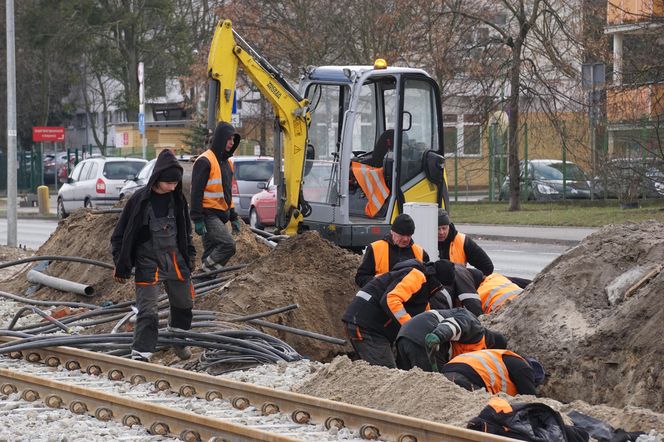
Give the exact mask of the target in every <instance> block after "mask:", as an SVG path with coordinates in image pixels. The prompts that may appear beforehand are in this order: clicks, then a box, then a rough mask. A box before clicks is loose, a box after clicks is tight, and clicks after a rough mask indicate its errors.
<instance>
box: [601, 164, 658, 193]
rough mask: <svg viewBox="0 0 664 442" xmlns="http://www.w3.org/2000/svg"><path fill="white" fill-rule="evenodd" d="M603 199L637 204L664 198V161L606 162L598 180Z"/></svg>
mask: <svg viewBox="0 0 664 442" xmlns="http://www.w3.org/2000/svg"><path fill="white" fill-rule="evenodd" d="M595 185H596V188H597V194H598V195H599V196H600V197H607V198H618V199H620V200H621V201H625V202H634V201H636V200H637V199H638V198H662V197H664V161H661V160H655V159H646V160H644V159H642V158H638V159H635V158H616V159H613V160H611V161H608V162H606V163H605V164H604V165H603V167H602V171H601V172H600V174H599V175H598V176H596V177H595Z"/></svg>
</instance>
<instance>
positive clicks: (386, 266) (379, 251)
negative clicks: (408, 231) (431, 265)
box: [370, 239, 424, 276]
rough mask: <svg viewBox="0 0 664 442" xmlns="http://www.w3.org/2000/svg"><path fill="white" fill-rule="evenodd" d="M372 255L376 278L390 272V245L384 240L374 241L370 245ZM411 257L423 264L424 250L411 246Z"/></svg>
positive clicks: (415, 245) (414, 245)
mask: <svg viewBox="0 0 664 442" xmlns="http://www.w3.org/2000/svg"><path fill="white" fill-rule="evenodd" d="M370 246H371V249H372V250H373V254H374V263H375V272H376V276H378V275H382V274H383V273H387V272H389V271H390V244H389V243H388V242H387V241H385V240H384V239H381V240H378V241H374V242H372V243H371V244H370ZM411 250H412V251H413V256H415V259H417V260H418V261H419V262H424V249H423V248H422V247H420V246H418V245H417V244H415V243H413V245H412V246H411Z"/></svg>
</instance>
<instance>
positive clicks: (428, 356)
mask: <svg viewBox="0 0 664 442" xmlns="http://www.w3.org/2000/svg"><path fill="white" fill-rule="evenodd" d="M506 345H507V340H506V339H505V337H504V336H503V335H501V334H500V333H498V332H491V331H490V330H487V329H485V328H484V326H483V325H482V323H481V322H480V321H479V319H477V316H475V315H473V314H472V313H471V312H469V311H468V310H466V309H465V308H453V309H446V310H429V311H426V312H424V313H420V314H419V315H416V316H413V318H412V319H411V320H410V321H408V322H406V323H405V324H404V325H403V326H402V327H401V329H400V330H399V334H398V335H397V366H398V367H399V368H400V369H402V370H410V369H411V368H413V367H419V368H421V369H422V370H424V371H438V367H442V366H443V365H444V364H445V363H447V361H449V360H450V359H451V358H453V357H455V356H457V355H460V354H463V353H468V352H471V351H475V350H483V349H485V348H495V347H498V348H505V347H506Z"/></svg>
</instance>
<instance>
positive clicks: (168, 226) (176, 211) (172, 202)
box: [111, 150, 196, 360]
mask: <svg viewBox="0 0 664 442" xmlns="http://www.w3.org/2000/svg"><path fill="white" fill-rule="evenodd" d="M182 172H183V169H182V166H180V164H179V163H178V160H177V158H175V155H173V153H172V152H171V151H170V150H163V151H162V152H161V153H160V154H159V156H158V157H157V160H156V162H155V165H154V169H153V171H152V175H150V178H149V180H148V183H147V185H146V186H145V187H143V188H141V189H139V190H137V191H136V192H135V193H134V194H133V195H132V196H131V197H130V198H129V200H128V201H127V204H126V205H125V207H124V209H123V210H122V214H121V215H120V219H119V220H118V223H117V224H116V226H115V229H114V230H113V234H112V235H111V249H112V253H113V262H114V263H115V270H114V273H113V276H114V278H115V280H116V281H117V282H119V283H125V282H127V280H129V279H130V278H131V271H132V268H135V277H134V280H135V284H136V308H137V309H138V313H137V314H136V326H135V328H134V339H133V343H132V358H133V359H139V360H148V359H149V358H150V356H151V355H152V353H153V352H154V351H155V348H156V344H157V333H158V332H157V330H158V327H159V315H158V313H159V311H158V306H157V304H158V301H159V296H160V295H161V290H160V288H159V287H160V284H162V283H163V285H164V287H165V289H166V293H167V294H168V300H169V304H170V318H169V327H171V328H177V329H182V330H188V329H190V328H191V319H192V312H191V309H192V306H193V301H192V299H193V297H194V288H193V286H192V284H191V278H190V276H191V272H192V269H193V267H194V262H195V257H196V249H195V248H194V245H193V241H192V237H191V222H190V220H189V216H188V212H189V208H188V205H187V200H186V199H185V197H184V195H183V193H182ZM174 350H175V352H176V354H177V355H178V356H179V357H180V358H182V359H187V358H189V357H190V356H191V353H190V352H189V350H188V349H187V348H186V347H182V346H176V347H174Z"/></svg>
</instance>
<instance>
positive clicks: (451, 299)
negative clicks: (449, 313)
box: [429, 264, 483, 317]
mask: <svg viewBox="0 0 664 442" xmlns="http://www.w3.org/2000/svg"><path fill="white" fill-rule="evenodd" d="M473 271H477V272H479V273H480V274H482V272H480V271H479V270H477V269H473V268H468V267H466V266H464V265H461V264H454V281H452V283H451V284H450V285H447V286H445V287H443V288H442V289H441V290H439V291H438V292H436V293H434V294H433V295H432V296H431V299H430V300H429V304H431V308H433V309H436V310H444V309H450V308H454V307H463V308H465V309H466V310H468V311H469V312H471V313H472V314H473V315H475V316H477V317H479V316H480V315H481V314H482V313H483V311H482V302H481V300H480V295H479V294H478V293H477V286H476V285H475V280H474V279H473V273H472V272H473Z"/></svg>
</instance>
